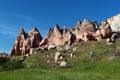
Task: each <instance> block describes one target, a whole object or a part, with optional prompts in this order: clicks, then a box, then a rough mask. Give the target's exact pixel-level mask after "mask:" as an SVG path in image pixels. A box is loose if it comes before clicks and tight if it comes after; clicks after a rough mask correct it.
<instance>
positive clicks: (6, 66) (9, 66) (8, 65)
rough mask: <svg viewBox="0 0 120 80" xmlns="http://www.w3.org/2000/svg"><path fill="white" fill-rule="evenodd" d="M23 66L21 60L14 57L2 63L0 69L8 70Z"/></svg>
mask: <svg viewBox="0 0 120 80" xmlns="http://www.w3.org/2000/svg"><path fill="white" fill-rule="evenodd" d="M23 67H24V66H23V64H22V62H20V61H19V59H16V58H14V59H11V60H9V61H7V62H6V63H4V64H2V65H1V71H9V70H14V69H20V68H23Z"/></svg>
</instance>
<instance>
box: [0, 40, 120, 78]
mask: <svg viewBox="0 0 120 80" xmlns="http://www.w3.org/2000/svg"><path fill="white" fill-rule="evenodd" d="M75 46H76V47H78V48H77V50H76V51H75V53H76V58H70V57H69V55H68V54H70V53H71V51H72V48H74V47H75ZM62 47H64V46H62ZM117 47H120V39H118V40H117V41H116V43H115V44H114V45H112V46H108V45H106V43H105V40H102V41H98V42H95V41H90V42H87V43H86V42H81V43H78V44H77V45H74V46H72V48H71V49H70V50H69V51H65V50H62V51H61V53H62V54H63V55H64V56H65V58H64V59H63V60H67V61H68V65H69V66H68V67H67V68H60V67H59V64H54V62H52V61H54V53H55V52H57V50H56V49H53V50H50V51H43V52H39V53H38V54H35V55H32V56H30V57H28V58H27V59H26V61H25V62H24V64H25V65H26V66H25V68H22V69H15V70H12V71H2V72H0V80H119V79H120V57H116V58H115V59H112V60H109V58H110V57H112V56H113V55H114V54H115V53H116V48H117ZM90 51H92V52H93V53H94V56H92V57H91V56H90V55H88V53H89V52H90ZM44 55H49V57H46V58H43V56H44ZM47 60H50V61H51V62H49V63H47V62H46V61H47ZM28 65H29V68H28V67H27V66H28ZM8 66H9V65H8Z"/></svg>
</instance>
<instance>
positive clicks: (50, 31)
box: [46, 28, 53, 38]
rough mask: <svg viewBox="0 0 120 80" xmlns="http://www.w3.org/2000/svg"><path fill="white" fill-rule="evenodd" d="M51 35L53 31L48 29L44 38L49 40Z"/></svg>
mask: <svg viewBox="0 0 120 80" xmlns="http://www.w3.org/2000/svg"><path fill="white" fill-rule="evenodd" d="M52 33H53V29H52V28H49V29H48V33H47V35H46V37H47V38H49V37H50V36H51V35H52Z"/></svg>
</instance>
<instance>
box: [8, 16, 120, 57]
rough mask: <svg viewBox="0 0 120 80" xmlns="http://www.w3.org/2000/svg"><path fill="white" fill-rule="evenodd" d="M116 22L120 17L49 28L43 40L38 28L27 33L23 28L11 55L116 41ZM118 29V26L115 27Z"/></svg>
mask: <svg viewBox="0 0 120 80" xmlns="http://www.w3.org/2000/svg"><path fill="white" fill-rule="evenodd" d="M116 21H120V15H118V16H115V17H113V18H110V19H108V20H104V21H103V22H101V24H97V22H96V21H94V22H90V21H88V20H86V19H84V20H83V21H78V22H77V23H76V25H75V26H74V27H71V28H69V29H67V27H66V26H64V28H63V29H61V28H60V27H59V25H56V26H55V27H54V28H49V30H48V33H47V35H46V36H45V38H44V39H43V38H42V37H41V35H40V33H39V31H38V29H37V28H34V29H33V30H31V31H29V32H28V33H26V32H25V31H24V29H23V28H22V29H21V30H20V32H19V33H18V37H17V39H16V41H15V43H14V46H13V48H12V50H11V53H10V55H11V56H13V55H23V56H24V55H26V54H32V53H34V51H36V50H33V49H35V48H39V49H48V50H49V49H54V48H57V46H59V45H63V44H67V45H66V46H67V47H68V48H69V47H70V46H71V45H72V44H74V43H77V42H81V41H85V42H86V41H90V40H95V41H100V40H101V39H103V38H104V39H108V38H109V39H108V40H107V43H108V44H109V43H110V41H111V40H112V42H114V41H115V39H116V37H118V36H117V34H114V35H113V33H115V32H113V30H112V29H111V27H112V28H113V25H114V24H115V25H117V24H118V23H116ZM115 27H116V26H115Z"/></svg>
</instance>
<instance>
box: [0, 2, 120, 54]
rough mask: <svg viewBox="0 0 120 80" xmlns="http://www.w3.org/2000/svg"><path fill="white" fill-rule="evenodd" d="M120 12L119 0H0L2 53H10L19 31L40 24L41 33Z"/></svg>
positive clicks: (0, 43)
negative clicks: (51, 28)
mask: <svg viewBox="0 0 120 80" xmlns="http://www.w3.org/2000/svg"><path fill="white" fill-rule="evenodd" d="M119 12H120V0H0V52H9V51H10V49H11V48H12V46H13V43H14V41H15V39H16V36H17V34H18V31H19V30H20V29H21V27H24V29H25V30H26V32H28V31H29V30H30V29H32V28H33V27H34V26H37V27H38V29H39V31H40V33H41V34H42V36H45V34H46V33H47V30H48V28H49V27H54V26H55V24H59V25H60V27H63V26H64V25H66V26H67V27H70V26H74V25H75V24H76V22H77V21H78V20H83V19H84V18H86V19H89V20H91V21H94V20H96V21H98V22H101V21H102V20H104V19H107V18H109V17H111V16H114V15H117V14H118V13H119Z"/></svg>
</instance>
